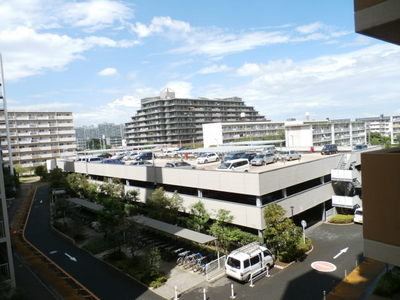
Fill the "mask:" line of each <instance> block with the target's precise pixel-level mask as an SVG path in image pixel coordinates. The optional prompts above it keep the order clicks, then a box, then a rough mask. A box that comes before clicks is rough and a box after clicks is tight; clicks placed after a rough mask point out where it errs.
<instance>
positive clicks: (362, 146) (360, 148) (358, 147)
mask: <svg viewBox="0 0 400 300" xmlns="http://www.w3.org/2000/svg"><path fill="white" fill-rule="evenodd" d="M367 148H368V145H365V144H358V145H355V146H354V150H356V151H357V150H364V149H367Z"/></svg>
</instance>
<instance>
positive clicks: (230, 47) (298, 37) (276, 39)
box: [132, 17, 350, 58]
mask: <svg viewBox="0 0 400 300" xmlns="http://www.w3.org/2000/svg"><path fill="white" fill-rule="evenodd" d="M291 27H292V26H290V25H288V26H283V27H280V28H279V30H278V28H274V29H273V30H272V31H268V30H267V29H265V30H262V29H260V28H258V29H255V30H248V31H243V32H240V33H233V32H230V31H228V30H224V29H220V28H217V27H209V28H204V27H194V26H191V25H190V24H189V23H187V22H184V21H180V20H174V19H172V18H170V17H154V18H153V19H152V21H151V23H150V24H149V25H146V24H143V23H140V22H137V23H136V24H135V25H133V26H132V30H133V31H134V32H135V33H136V34H137V35H138V37H140V38H145V37H149V36H152V35H156V34H158V35H160V36H162V37H165V38H167V39H170V40H171V41H174V42H181V43H182V44H183V45H181V46H178V47H177V48H175V49H173V50H171V53H190V54H198V55H208V56H212V57H219V58H220V57H222V56H224V55H227V54H233V53H238V52H242V51H247V50H251V49H254V48H257V47H261V46H267V45H273V44H284V43H291V42H297V43H298V42H307V41H316V40H329V39H331V38H337V37H340V36H343V35H346V34H349V33H350V32H349V31H337V30H336V29H335V28H334V27H332V26H328V25H325V24H323V23H321V22H316V23H312V24H308V25H304V26H298V27H296V28H295V30H292V29H293V28H291ZM299 32H300V34H299Z"/></svg>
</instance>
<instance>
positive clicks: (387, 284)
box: [374, 268, 400, 297]
mask: <svg viewBox="0 0 400 300" xmlns="http://www.w3.org/2000/svg"><path fill="white" fill-rule="evenodd" d="M398 291H400V268H393V270H391V271H389V272H387V273H386V274H385V275H383V277H382V278H381V279H380V280H379V281H378V284H377V285H376V288H375V291H374V293H375V294H377V295H379V296H384V297H391V296H392V295H394V294H395V293H397V292H398Z"/></svg>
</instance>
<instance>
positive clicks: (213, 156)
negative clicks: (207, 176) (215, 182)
mask: <svg viewBox="0 0 400 300" xmlns="http://www.w3.org/2000/svg"><path fill="white" fill-rule="evenodd" d="M196 161H197V163H198V164H206V163H209V162H214V161H219V156H218V154H217V153H202V154H200V156H199V157H197V160H196Z"/></svg>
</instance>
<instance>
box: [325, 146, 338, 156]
mask: <svg viewBox="0 0 400 300" xmlns="http://www.w3.org/2000/svg"><path fill="white" fill-rule="evenodd" d="M336 153H338V150H337V146H336V145H335V144H326V145H324V147H322V150H321V154H322V155H330V154H336Z"/></svg>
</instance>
